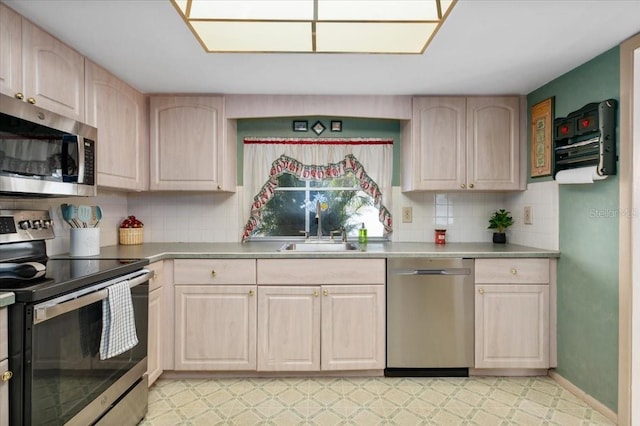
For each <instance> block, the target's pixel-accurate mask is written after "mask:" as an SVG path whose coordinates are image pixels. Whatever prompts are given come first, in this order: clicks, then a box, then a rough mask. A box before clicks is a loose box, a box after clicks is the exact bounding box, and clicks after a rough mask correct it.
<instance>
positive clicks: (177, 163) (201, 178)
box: [149, 96, 237, 192]
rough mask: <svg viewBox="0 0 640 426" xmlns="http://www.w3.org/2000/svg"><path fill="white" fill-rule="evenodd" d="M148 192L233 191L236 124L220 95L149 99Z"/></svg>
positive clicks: (154, 97)
mask: <svg viewBox="0 0 640 426" xmlns="http://www.w3.org/2000/svg"><path fill="white" fill-rule="evenodd" d="M149 123H150V182H149V188H150V189H151V190H184V191H193V190H200V191H228V192H233V191H235V185H236V145H237V142H236V131H235V121H230V120H229V121H227V120H226V119H225V116H224V98H223V97H221V96H151V98H150V120H149Z"/></svg>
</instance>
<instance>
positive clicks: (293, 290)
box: [257, 259, 385, 371]
mask: <svg viewBox="0 0 640 426" xmlns="http://www.w3.org/2000/svg"><path fill="white" fill-rule="evenodd" d="M257 277H258V278H257V281H258V312H259V315H258V370H261V371H300V370H305V371H318V370H376V369H378V370H379V369H383V368H384V367H385V290H384V282H385V262H384V260H383V259H258V271H257Z"/></svg>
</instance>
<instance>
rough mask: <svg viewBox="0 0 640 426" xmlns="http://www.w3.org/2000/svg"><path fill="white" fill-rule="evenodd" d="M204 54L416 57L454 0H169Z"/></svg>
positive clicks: (449, 9)
mask: <svg viewBox="0 0 640 426" xmlns="http://www.w3.org/2000/svg"><path fill="white" fill-rule="evenodd" d="M171 1H172V3H173V4H174V6H175V8H176V10H177V11H178V12H179V13H180V14H181V15H182V17H183V19H184V20H185V22H186V23H187V25H188V26H189V27H190V28H191V30H192V32H193V33H194V34H195V36H196V38H198V40H199V41H200V43H201V44H202V45H203V47H204V48H205V50H207V51H208V52H255V53H259V52H287V53H293V52H302V53H315V52H318V53H387V54H393V53H404V54H420V53H422V52H424V50H425V48H426V46H427V45H428V43H429V42H430V41H431V38H433V35H434V34H435V32H436V31H437V30H438V28H439V26H440V25H442V22H443V21H444V18H446V17H447V15H448V13H449V12H450V11H451V8H452V7H453V5H454V4H455V3H456V1H457V0H395V1H394V0H171Z"/></svg>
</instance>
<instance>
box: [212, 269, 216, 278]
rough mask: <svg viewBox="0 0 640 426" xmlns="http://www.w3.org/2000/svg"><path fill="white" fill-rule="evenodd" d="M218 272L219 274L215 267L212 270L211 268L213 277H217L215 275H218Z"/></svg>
mask: <svg viewBox="0 0 640 426" xmlns="http://www.w3.org/2000/svg"><path fill="white" fill-rule="evenodd" d="M216 274H217V272H216V270H215V269H212V270H211V276H212V277H215V276H216Z"/></svg>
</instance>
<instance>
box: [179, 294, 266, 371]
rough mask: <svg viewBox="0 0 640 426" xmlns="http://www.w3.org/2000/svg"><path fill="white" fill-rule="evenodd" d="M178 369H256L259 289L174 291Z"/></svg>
mask: <svg viewBox="0 0 640 426" xmlns="http://www.w3.org/2000/svg"><path fill="white" fill-rule="evenodd" d="M174 291H175V321H176V325H175V327H176V328H175V361H174V363H175V369H176V370H210V371H213V370H255V369H256V313H257V302H256V297H255V294H256V286H255V285H184V286H176V287H175V289H174Z"/></svg>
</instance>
